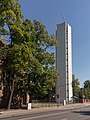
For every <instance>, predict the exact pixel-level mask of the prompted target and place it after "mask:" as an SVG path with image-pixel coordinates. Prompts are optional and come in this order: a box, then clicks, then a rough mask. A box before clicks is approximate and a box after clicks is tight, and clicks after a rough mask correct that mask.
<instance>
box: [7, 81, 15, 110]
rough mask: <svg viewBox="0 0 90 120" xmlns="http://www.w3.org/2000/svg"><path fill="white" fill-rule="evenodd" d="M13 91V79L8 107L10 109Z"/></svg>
mask: <svg viewBox="0 0 90 120" xmlns="http://www.w3.org/2000/svg"><path fill="white" fill-rule="evenodd" d="M13 91H14V80H13V81H12V85H11V90H10V97H9V102H8V109H10V106H11V102H12V97H13Z"/></svg>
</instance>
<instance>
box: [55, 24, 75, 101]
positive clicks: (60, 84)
mask: <svg viewBox="0 0 90 120" xmlns="http://www.w3.org/2000/svg"><path fill="white" fill-rule="evenodd" d="M56 37H57V40H58V44H59V45H58V46H57V47H56V68H57V70H58V73H59V79H58V80H57V81H56V102H60V103H62V102H64V100H66V102H70V101H71V100H72V96H73V92H72V41H71V38H72V37H71V26H70V25H69V24H67V23H66V22H64V23H61V24H58V25H57V30H56Z"/></svg>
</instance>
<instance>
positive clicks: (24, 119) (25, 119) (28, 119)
mask: <svg viewBox="0 0 90 120" xmlns="http://www.w3.org/2000/svg"><path fill="white" fill-rule="evenodd" d="M64 113H69V111H67V112H61V113H52V114H48V115H41V116H35V117H30V118H23V119H18V120H31V119H35V118H42V117H49V116H53V115H60V114H64ZM62 120H67V119H62Z"/></svg>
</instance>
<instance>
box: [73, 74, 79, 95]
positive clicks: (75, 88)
mask: <svg viewBox="0 0 90 120" xmlns="http://www.w3.org/2000/svg"><path fill="white" fill-rule="evenodd" d="M72 80H73V83H74V86H73V95H74V96H79V93H80V86H79V85H80V83H79V80H78V79H77V78H76V77H75V75H74V74H73V75H72Z"/></svg>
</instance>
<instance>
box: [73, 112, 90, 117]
mask: <svg viewBox="0 0 90 120" xmlns="http://www.w3.org/2000/svg"><path fill="white" fill-rule="evenodd" d="M73 113H79V114H81V115H88V116H90V111H73Z"/></svg>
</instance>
